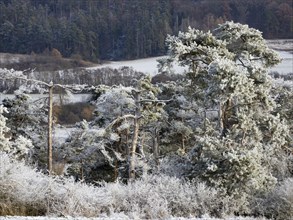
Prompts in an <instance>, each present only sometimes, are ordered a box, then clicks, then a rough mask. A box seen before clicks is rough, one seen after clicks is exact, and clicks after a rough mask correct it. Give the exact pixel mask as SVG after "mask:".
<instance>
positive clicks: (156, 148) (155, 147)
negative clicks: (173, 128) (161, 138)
mask: <svg viewBox="0 0 293 220" xmlns="http://www.w3.org/2000/svg"><path fill="white" fill-rule="evenodd" d="M153 154H154V158H155V162H156V165H157V168H158V166H159V164H160V162H159V144H158V129H157V128H155V130H154V139H153Z"/></svg>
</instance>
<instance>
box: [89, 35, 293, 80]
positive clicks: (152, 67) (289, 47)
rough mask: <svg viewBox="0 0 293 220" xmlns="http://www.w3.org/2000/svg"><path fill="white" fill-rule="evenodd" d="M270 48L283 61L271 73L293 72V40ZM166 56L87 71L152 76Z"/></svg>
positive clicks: (270, 43)
mask: <svg viewBox="0 0 293 220" xmlns="http://www.w3.org/2000/svg"><path fill="white" fill-rule="evenodd" d="M267 42H268V46H269V47H270V48H272V49H274V50H276V51H277V52H278V53H279V54H280V56H281V58H282V59H283V60H282V63H280V64H279V65H277V66H276V67H274V68H272V69H271V71H277V72H279V73H280V74H287V73H292V72H293V39H287V40H286V39H285V40H268V41H267ZM164 57H166V56H160V57H151V58H146V59H138V60H128V61H117V62H109V63H106V64H103V65H98V66H95V67H89V68H87V69H97V68H104V67H110V68H114V69H118V68H121V67H123V66H129V67H132V68H133V69H135V70H137V71H140V72H143V73H146V74H150V75H151V76H153V75H156V74H157V73H158V69H157V64H158V63H157V59H160V58H164ZM184 70H185V68H183V67H181V66H179V65H178V64H177V65H176V64H175V65H174V71H175V73H183V72H184Z"/></svg>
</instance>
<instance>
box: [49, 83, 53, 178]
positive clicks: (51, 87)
mask: <svg viewBox="0 0 293 220" xmlns="http://www.w3.org/2000/svg"><path fill="white" fill-rule="evenodd" d="M52 115H53V86H50V87H49V111H48V172H49V174H52V161H53V159H52V125H53V120H52V118H53V117H52Z"/></svg>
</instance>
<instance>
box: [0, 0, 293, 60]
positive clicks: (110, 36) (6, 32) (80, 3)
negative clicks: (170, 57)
mask: <svg viewBox="0 0 293 220" xmlns="http://www.w3.org/2000/svg"><path fill="white" fill-rule="evenodd" d="M226 20H234V21H235V22H240V23H243V24H244V23H245V24H248V25H249V26H251V27H253V28H257V29H259V30H260V31H262V32H263V35H264V38H267V39H269V38H292V1H291V0H247V1H242V0H218V1H217V0H151V1H143V0H119V1H115V0H100V1H97V0H74V1H66V0H48V1H40V0H1V2H0V52H5V53H22V54H31V53H37V54H39V53H46V52H48V51H50V50H52V49H53V48H56V49H57V50H59V51H60V52H61V54H62V55H63V56H65V57H80V58H83V59H85V60H91V61H98V60H101V59H106V60H109V59H110V60H119V59H135V58H142V57H149V56H157V55H162V54H165V52H166V48H165V37H166V35H167V34H177V33H178V31H186V30H187V27H188V26H192V27H194V28H197V29H200V30H210V29H212V28H214V27H215V26H216V24H219V23H223V22H224V21H226Z"/></svg>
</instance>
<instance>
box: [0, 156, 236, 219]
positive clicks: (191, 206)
mask: <svg viewBox="0 0 293 220" xmlns="http://www.w3.org/2000/svg"><path fill="white" fill-rule="evenodd" d="M0 195H1V196H0V211H1V212H3V210H4V209H5V206H6V210H8V207H7V206H8V205H9V204H11V206H15V207H14V209H15V212H14V213H9V214H12V215H17V214H19V213H18V212H17V207H22V209H23V210H25V208H27V212H23V214H26V215H33V214H37V215H41V214H47V215H54V216H73V217H79V216H83V217H107V216H119V215H125V216H127V217H129V218H131V219H163V218H165V219H166V218H171V217H184V216H185V217H199V216H203V215H209V216H228V215H230V214H232V213H233V212H237V211H238V206H237V203H235V201H233V200H231V198H230V197H229V196H227V195H225V194H223V193H222V192H221V191H219V190H217V189H215V188H211V187H207V186H206V185H205V184H203V183H197V182H189V181H185V180H182V179H181V180H180V179H178V178H174V177H168V176H164V175H162V176H144V177H143V178H141V179H137V180H135V181H133V182H131V183H129V184H127V185H125V184H121V183H119V182H116V183H104V184H101V186H100V187H95V186H91V185H86V184H85V183H82V182H74V181H73V180H72V179H64V178H57V177H52V176H46V175H44V174H42V173H40V172H37V171H36V170H34V169H32V168H30V167H28V166H26V165H25V164H24V163H22V162H18V161H15V160H13V159H10V158H9V156H8V155H7V154H3V153H1V154H0ZM8 201H9V202H10V203H8ZM10 208H12V207H10ZM29 209H30V210H34V212H30V211H29ZM3 214H5V213H4V212H3ZM6 214H7V213H6Z"/></svg>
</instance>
